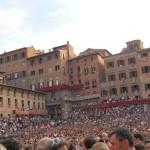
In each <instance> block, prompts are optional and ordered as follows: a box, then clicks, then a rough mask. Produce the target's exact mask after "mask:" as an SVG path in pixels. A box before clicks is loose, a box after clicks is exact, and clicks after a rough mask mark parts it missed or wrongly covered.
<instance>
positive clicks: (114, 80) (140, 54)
mask: <svg viewBox="0 0 150 150" xmlns="http://www.w3.org/2000/svg"><path fill="white" fill-rule="evenodd" d="M104 61H105V73H106V80H104V81H102V82H101V87H102V90H101V97H103V98H104V99H108V98H112V99H114V100H117V99H129V98H148V97H150V48H146V49H144V47H143V43H142V41H140V40H135V41H130V42H127V47H126V48H124V49H123V50H122V51H121V53H119V54H116V55H112V56H108V57H105V59H104Z"/></svg>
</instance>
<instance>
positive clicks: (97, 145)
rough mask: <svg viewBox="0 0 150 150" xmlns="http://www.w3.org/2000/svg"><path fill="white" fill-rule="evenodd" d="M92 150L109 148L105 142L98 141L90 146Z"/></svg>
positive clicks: (107, 149)
mask: <svg viewBox="0 0 150 150" xmlns="http://www.w3.org/2000/svg"><path fill="white" fill-rule="evenodd" d="M92 150H109V148H108V146H107V144H105V143H103V142H98V143H95V144H94V145H93V146H92Z"/></svg>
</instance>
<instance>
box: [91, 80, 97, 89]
mask: <svg viewBox="0 0 150 150" xmlns="http://www.w3.org/2000/svg"><path fill="white" fill-rule="evenodd" d="M96 86H97V84H96V80H92V88H95V87H96Z"/></svg>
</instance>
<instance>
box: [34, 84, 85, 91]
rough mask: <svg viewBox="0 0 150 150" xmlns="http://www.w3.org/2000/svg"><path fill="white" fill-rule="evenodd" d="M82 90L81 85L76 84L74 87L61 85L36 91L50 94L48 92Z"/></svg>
mask: <svg viewBox="0 0 150 150" xmlns="http://www.w3.org/2000/svg"><path fill="white" fill-rule="evenodd" d="M82 88H83V85H82V84H76V85H68V84H61V85H54V86H50V87H43V88H40V89H37V90H36V91H41V92H50V91H57V90H65V89H68V90H81V89H82Z"/></svg>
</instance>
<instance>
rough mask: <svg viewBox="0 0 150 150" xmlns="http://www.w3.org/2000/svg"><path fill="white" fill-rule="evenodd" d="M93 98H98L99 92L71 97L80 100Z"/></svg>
mask: <svg viewBox="0 0 150 150" xmlns="http://www.w3.org/2000/svg"><path fill="white" fill-rule="evenodd" d="M93 98H100V95H99V94H93V95H87V96H76V97H74V98H72V100H73V101H80V100H86V99H93Z"/></svg>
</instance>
